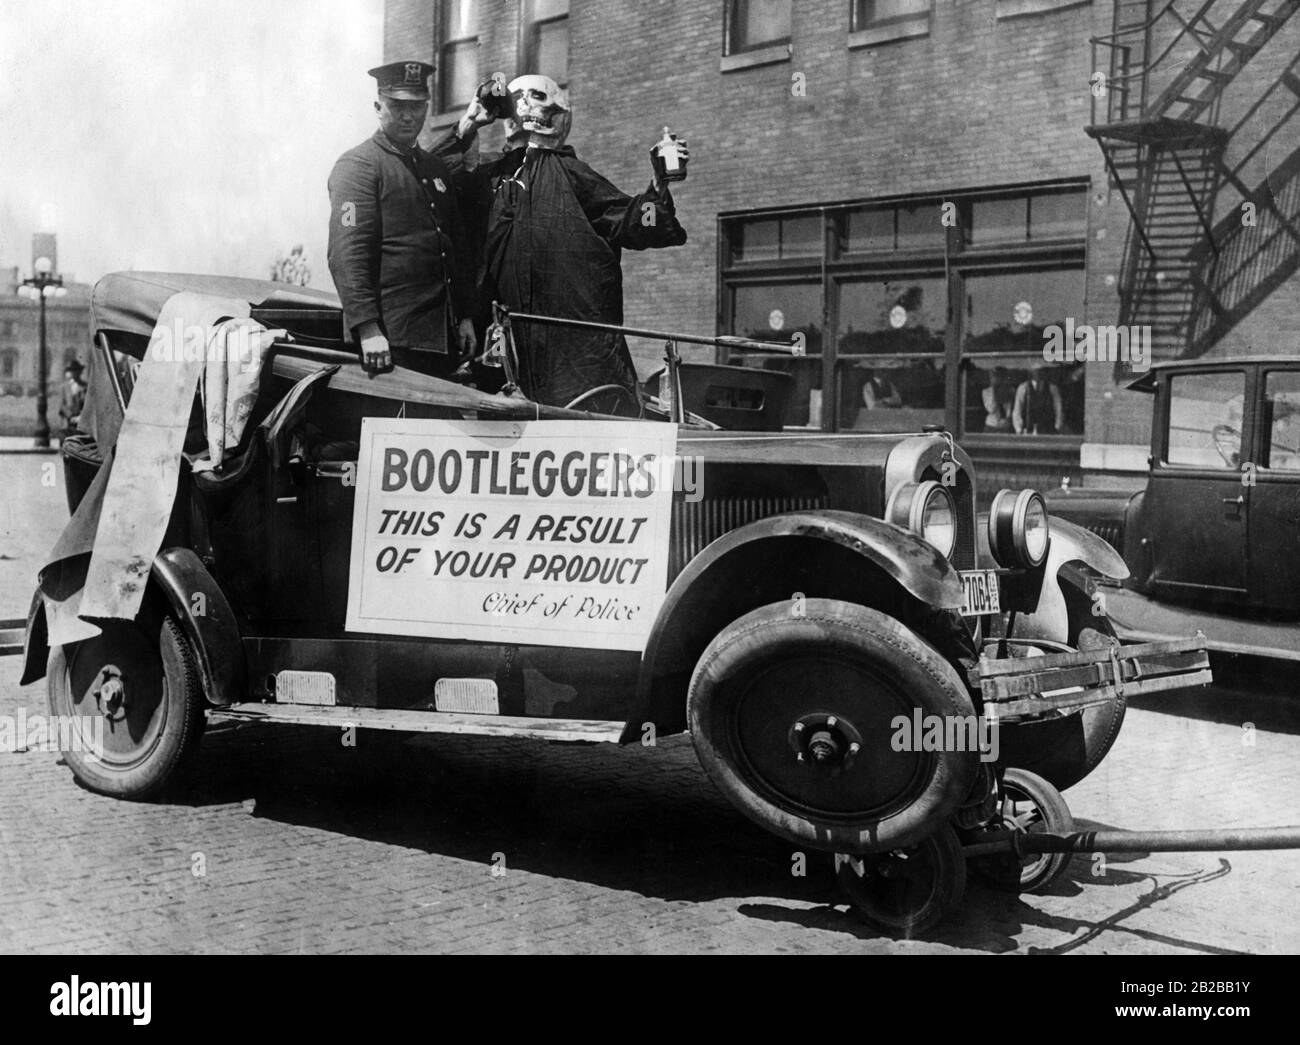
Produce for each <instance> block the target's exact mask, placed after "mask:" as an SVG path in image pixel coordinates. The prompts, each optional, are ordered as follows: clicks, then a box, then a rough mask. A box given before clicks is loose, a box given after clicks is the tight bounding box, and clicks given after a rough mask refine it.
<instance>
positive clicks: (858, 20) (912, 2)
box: [853, 0, 932, 30]
mask: <svg viewBox="0 0 1300 1045" xmlns="http://www.w3.org/2000/svg"><path fill="white" fill-rule="evenodd" d="M931 3H932V0H853V28H854V30H858V29H868V28H870V27H871V26H873V25H883V24H885V23H887V22H897V21H901V20H902V19H905V18H916V17H918V16H924V17H926V18H928V17H929V16H930V5H931Z"/></svg>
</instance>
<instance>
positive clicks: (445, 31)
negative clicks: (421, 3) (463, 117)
mask: <svg viewBox="0 0 1300 1045" xmlns="http://www.w3.org/2000/svg"><path fill="white" fill-rule="evenodd" d="M438 14H439V20H440V21H439V28H438V32H439V47H438V102H439V107H440V111H442V112H451V111H452V110H455V109H461V108H464V107H465V106H466V105H468V104H469V103H470V101H471V100H472V99H473V97H474V88H475V87H477V86H478V84H479V75H478V0H442V3H441V4H439V10H438Z"/></svg>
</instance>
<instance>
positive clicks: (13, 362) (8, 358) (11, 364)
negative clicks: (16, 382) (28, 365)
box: [0, 348, 18, 378]
mask: <svg viewBox="0 0 1300 1045" xmlns="http://www.w3.org/2000/svg"><path fill="white" fill-rule="evenodd" d="M17 373H18V349H16V348H4V349H0V377H2V378H11V377H13V376H14V375H15V374H17Z"/></svg>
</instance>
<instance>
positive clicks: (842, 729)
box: [687, 599, 979, 854]
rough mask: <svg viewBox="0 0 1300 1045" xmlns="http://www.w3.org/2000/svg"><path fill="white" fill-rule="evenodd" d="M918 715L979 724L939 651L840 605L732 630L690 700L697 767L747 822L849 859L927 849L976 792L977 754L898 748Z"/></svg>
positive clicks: (892, 623) (786, 605) (744, 621)
mask: <svg viewBox="0 0 1300 1045" xmlns="http://www.w3.org/2000/svg"><path fill="white" fill-rule="evenodd" d="M917 712H919V713H921V715H923V716H936V717H938V718H939V719H940V720H941V721H943V722H947V721H948V719H949V717H952V716H957V717H959V718H958V720H959V721H962V722H974V721H975V719H974V715H975V712H974V707H973V705H972V702H971V699H970V695H969V694H968V692H967V690H966V688H965V686H964V685H963V683H962V681H961V678H960V677H959V676H958V675H957V673H956V671H955V670H954V669H953V668H952V666H951V665H950V664H949V663H948V662H947V661H946V660H944V658H943V657H942V656H940V654H939V653H938V652H937V651H936V650H935V649H934V648H933V647H932V646H930V645H929V644H928V643H927V642H925V641H924V640H923V639H921V638H920V637H918V636H917V635H916V634H915V633H914V632H912V631H911V630H909V629H908V628H906V627H904V626H903V625H902V624H900V623H899V622H898V621H897V620H894V619H893V618H892V617H888V616H886V615H885V614H883V613H880V612H878V611H876V610H872V609H868V608H866V607H864V606H859V605H856V604H853V603H848V602H841V601H837V600H832V599H807V600H806V602H803V603H794V602H781V603H773V604H771V605H768V606H763V607H761V608H759V609H756V610H754V611H753V612H751V613H748V614H746V615H745V616H743V617H741V618H740V619H739V620H736V621H734V622H732V623H731V624H730V625H728V626H727V627H726V628H724V629H723V630H722V631H721V632H720V633H719V634H718V635H717V636H716V637H715V638H714V639H713V641H712V642H711V643H710V644H709V646H708V647H707V648H706V649H705V651H704V653H703V654H702V655H701V657H700V659H699V662H698V663H697V665H696V668H695V672H694V675H693V677H692V679H691V684H690V689H689V693H688V697H687V718H688V721H689V726H690V733H691V738H692V741H693V743H694V745H695V750H696V752H697V754H698V756H699V759H700V762H701V763H702V764H703V766H704V768H705V770H706V772H707V773H708V775H709V777H710V779H712V780H713V782H714V784H715V785H717V787H718V789H719V790H720V791H721V792H722V793H723V794H724V795H725V796H726V797H727V798H728V799H729V800H730V801H731V802H732V803H733V804H734V805H735V806H736V807H737V808H738V809H739V810H740V811H741V812H742V813H744V814H745V815H746V816H747V817H749V818H750V819H751V820H753V821H754V822H755V823H756V824H758V825H759V826H761V827H763V828H766V829H767V830H768V831H770V832H771V833H773V834H775V835H776V836H778V837H779V838H783V839H785V840H786V841H788V842H791V843H792V844H794V845H799V846H805V847H808V848H811V849H817V850H828V851H832V852H842V853H850V854H862V853H878V852H887V851H891V850H894V849H898V848H902V847H907V846H911V845H915V844H918V843H919V842H921V841H922V840H923V839H924V838H926V837H927V836H928V835H931V834H933V833H934V832H935V831H936V830H938V829H939V828H940V827H941V826H943V825H944V824H945V823H946V821H947V820H948V818H949V817H950V816H951V814H952V813H953V812H954V811H955V809H956V808H957V806H958V805H959V804H960V803H961V801H962V800H963V799H964V798H965V797H966V795H967V794H968V792H969V791H970V787H971V782H972V780H973V779H974V776H975V773H976V768H977V765H978V758H979V753H978V751H977V750H951V749H945V750H931V751H925V750H912V748H915V747H918V746H921V745H915V744H909V745H906V747H905V749H903V750H899V749H898V745H897V744H896V743H895V740H896V737H897V735H898V730H899V728H900V724H899V723H898V722H897V721H896V720H897V719H898V717H899V716H902V718H903V722H904V723H911V722H912V721H913V720H914V717H915V713H917ZM923 721H928V719H926V720H923ZM854 744H857V749H856V751H855V750H854V749H853V745H854ZM940 746H941V747H951V746H952V745H940Z"/></svg>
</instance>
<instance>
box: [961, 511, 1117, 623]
mask: <svg viewBox="0 0 1300 1045" xmlns="http://www.w3.org/2000/svg"><path fill="white" fill-rule="evenodd" d="M1048 526H1049V528H1050V532H1051V535H1052V540H1051V546H1050V547H1049V548H1048V550H1047V568H1046V570H1045V571H1044V573H1043V588H1042V592H1041V593H1040V595H1039V598H1038V608H1037V609H1035V610H1034V612H1033V613H1023V614H1020V615H1018V616H1017V617H1016V624H1015V628H1016V636H1017V637H1019V638H1034V639H1052V640H1054V641H1056V642H1068V641H1069V639H1070V613H1069V607H1068V605H1067V603H1066V599H1065V593H1064V592H1063V591H1062V587H1061V586H1062V584H1068V585H1070V586H1071V587H1073V588H1076V589H1077V587H1078V585H1077V583H1075V582H1074V581H1073V580H1072V579H1071V578H1070V577H1069V576H1068V571H1067V576H1066V577H1065V578H1064V579H1062V576H1061V571H1062V570H1063V569H1064V568H1065V567H1067V566H1070V565H1073V564H1075V563H1082V564H1083V565H1084V566H1087V567H1089V568H1090V569H1092V570H1095V571H1096V572H1097V573H1100V574H1101V575H1102V576H1104V577H1110V578H1111V579H1113V580H1117V581H1122V580H1124V579H1125V578H1126V577H1128V575H1129V571H1128V567H1127V566H1126V565H1125V564H1124V560H1123V558H1122V557H1121V556H1120V554H1119V552H1117V551H1116V550H1115V549H1114V548H1112V547H1111V546H1110V545H1109V544H1107V543H1106V542H1105V541H1103V540H1102V539H1101V538H1100V537H1098V536H1097V535H1096V534H1095V533H1093V532H1092V531H1090V530H1086V529H1084V528H1083V527H1082V526H1079V525H1078V524H1077V523H1072V522H1068V521H1067V520H1065V519H1062V518H1060V517H1058V516H1055V515H1049V516H1048ZM975 532H976V535H977V539H978V544H979V557H980V562H987V563H991V562H993V555H992V552H991V551H990V550H989V543H988V513H987V512H981V513H980V515H979V518H978V520H977V525H976V527H975ZM1085 594H1086V593H1085Z"/></svg>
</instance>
